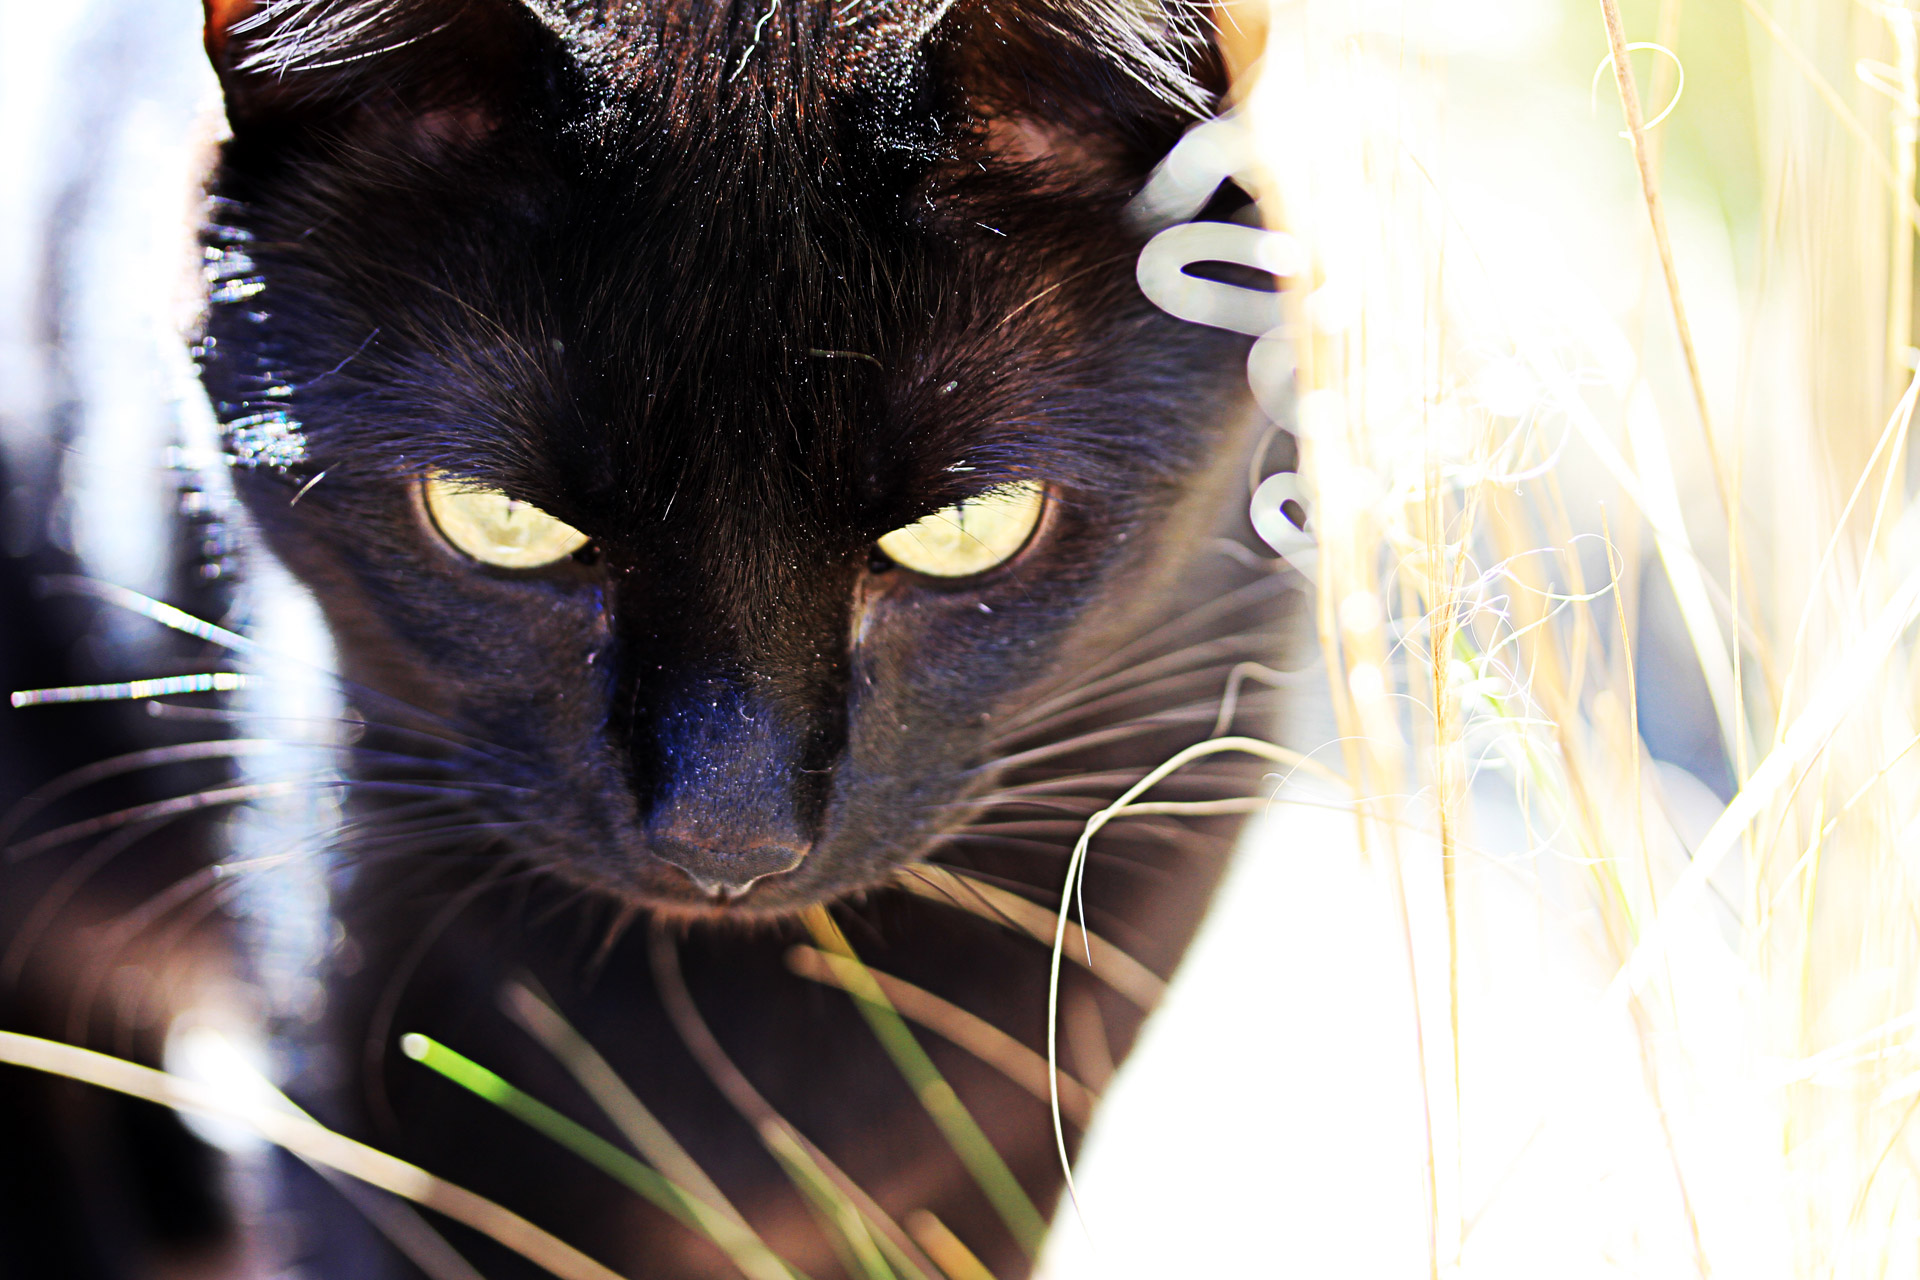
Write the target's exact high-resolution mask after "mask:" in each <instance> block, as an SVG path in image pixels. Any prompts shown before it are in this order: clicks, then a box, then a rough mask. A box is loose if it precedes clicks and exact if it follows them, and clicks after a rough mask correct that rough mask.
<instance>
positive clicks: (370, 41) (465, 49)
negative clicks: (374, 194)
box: [204, 0, 551, 147]
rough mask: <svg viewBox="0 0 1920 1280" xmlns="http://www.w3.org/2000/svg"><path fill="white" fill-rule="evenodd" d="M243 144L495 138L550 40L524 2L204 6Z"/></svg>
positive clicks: (399, 0) (211, 55) (234, 1)
mask: <svg viewBox="0 0 1920 1280" xmlns="http://www.w3.org/2000/svg"><path fill="white" fill-rule="evenodd" d="M204 5H205V12H206V33H205V34H206V48H207V57H208V59H209V60H210V61H211V62H212V63H213V68H214V71H215V72H216V73H217V74H218V75H219V77H220V85H221V88H222V90H223V91H224V92H225V95H226V101H227V118H228V120H229V121H230V122H231V123H232V125H233V130H234V133H235V135H236V136H242V135H245V134H247V133H248V132H250V131H262V130H271V131H275V132H284V131H299V130H302V129H308V128H316V127H331V128H346V127H358V128H360V129H364V128H366V127H367V126H373V127H375V128H376V129H378V131H380V132H382V133H385V134H389V135H393V134H398V135H401V136H404V137H407V138H410V139H412V140H414V141H416V142H419V143H421V144H423V145H427V146H430V147H438V146H446V145H457V144H459V143H462V142H466V141H471V140H476V139H478V138H481V137H484V136H486V134H488V133H489V132H491V131H492V130H493V128H494V127H495V126H496V125H497V123H498V121H499V120H500V118H501V117H502V116H503V115H504V113H505V108H506V106H507V104H508V100H509V98H510V95H512V94H514V93H516V92H518V91H519V90H520V89H521V88H522V87H523V86H524V84H525V83H526V76H525V74H524V72H525V71H526V69H527V68H528V66H529V54H530V53H531V52H533V51H537V50H538V49H540V48H541V47H542V46H544V45H547V44H550V43H551V41H550V40H549V39H548V38H547V37H548V33H547V32H546V31H545V30H544V29H543V28H542V27H541V26H540V24H539V22H538V21H537V20H536V19H535V18H534V17H533V16H532V15H531V14H530V13H529V12H528V11H527V10H526V9H525V8H524V7H523V6H522V5H521V4H519V3H516V0H204Z"/></svg>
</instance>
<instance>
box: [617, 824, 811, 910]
mask: <svg viewBox="0 0 1920 1280" xmlns="http://www.w3.org/2000/svg"><path fill="white" fill-rule="evenodd" d="M650 843H651V844H652V845H653V852H654V853H655V855H657V856H658V857H661V858H664V859H665V860H666V861H668V862H671V863H672V864H673V865H674V866H676V867H678V868H680V869H681V870H682V871H684V872H686V873H687V878H688V879H689V880H691V881H693V883H694V884H695V885H697V886H698V887H699V889H700V891H701V892H702V893H704V894H706V895H707V896H709V897H712V898H737V897H739V896H740V895H741V894H743V893H745V892H746V891H747V890H748V889H750V888H752V887H753V884H754V882H755V881H756V880H762V879H764V878H766V877H767V876H777V875H779V874H780V873H781V872H783V871H791V870H793V869H794V868H795V867H797V866H799V865H800V862H801V860H802V859H804V858H805V857H806V856H807V850H806V848H805V847H804V846H802V845H800V844H799V843H798V842H797V841H796V842H788V841H778V840H763V841H759V842H756V843H753V844H732V843H727V844H715V843H708V842H706V841H703V840H698V839H689V838H684V837H678V836H676V835H675V834H673V833H671V832H665V833H662V834H661V835H657V836H655V837H653V839H652V840H651V842H650Z"/></svg>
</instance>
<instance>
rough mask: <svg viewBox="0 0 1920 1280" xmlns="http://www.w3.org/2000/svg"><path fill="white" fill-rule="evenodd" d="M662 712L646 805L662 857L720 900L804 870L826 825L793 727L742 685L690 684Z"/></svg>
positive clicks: (733, 681)
mask: <svg viewBox="0 0 1920 1280" xmlns="http://www.w3.org/2000/svg"><path fill="white" fill-rule="evenodd" d="M662 703H663V704H664V705H663V706H662V708H661V709H662V710H663V711H664V714H662V715H660V716H659V717H658V719H656V720H655V722H654V725H653V729H654V732H653V734H652V742H651V743H650V744H647V745H650V746H651V748H652V750H651V752H649V753H648V754H650V755H651V756H652V760H651V762H650V763H651V768H649V769H647V770H646V772H645V776H646V777H647V778H648V780H649V781H650V783H651V785H650V786H649V787H648V788H647V792H648V794H645V795H644V797H643V799H644V801H645V802H646V835H647V845H648V848H649V849H650V850H651V851H652V853H653V855H654V856H655V857H657V858H660V859H662V860H664V861H666V862H670V863H672V864H673V865H674V866H676V867H678V868H680V869H681V870H682V871H684V872H686V873H687V876H688V878H690V879H691V880H692V881H693V882H694V884H695V885H697V886H699V888H700V889H701V891H702V892H704V893H706V894H708V895H710V896H712V897H716V898H721V897H731V896H735V895H738V894H741V893H744V892H746V891H747V889H748V888H750V887H751V886H752V885H753V883H754V881H756V880H760V879H763V878H765V877H767V876H772V875H779V874H780V873H781V872H783V871H791V870H793V869H794V868H795V867H797V866H799V865H800V863H801V861H802V859H804V858H805V857H806V856H807V853H808V851H809V850H811V849H812V847H813V841H814V835H815V830H816V823H815V822H810V821H809V820H808V813H809V810H810V809H812V808H814V807H815V806H809V805H807V804H805V803H804V802H803V795H802V792H803V790H804V788H803V787H802V785H801V784H802V782H803V781H804V780H806V778H807V776H808V775H807V774H806V773H805V772H804V771H803V769H802V765H803V764H804V761H803V760H802V759H801V741H802V738H803V734H802V733H801V732H799V731H798V726H796V725H794V724H793V723H792V717H791V716H790V715H789V714H786V713H783V711H782V709H780V708H778V707H776V706H774V705H772V704H771V702H770V700H769V699H768V698H767V697H766V696H765V695H764V693H763V692H762V691H761V690H758V689H756V688H755V687H754V685H753V683H752V682H751V681H748V680H744V679H740V678H737V677H736V678H728V677H714V676H706V677H703V678H697V679H694V680H690V681H688V682H686V683H685V684H683V685H682V686H681V687H680V688H679V689H678V690H677V696H673V697H669V698H665V699H662ZM656 705H660V704H656ZM636 763H638V761H636ZM639 772H640V771H639V770H636V774H637V775H638V774H639Z"/></svg>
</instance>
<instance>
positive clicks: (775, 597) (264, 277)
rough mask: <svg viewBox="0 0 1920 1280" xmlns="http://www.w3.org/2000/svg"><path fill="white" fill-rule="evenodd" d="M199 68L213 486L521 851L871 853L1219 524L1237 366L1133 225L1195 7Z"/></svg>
mask: <svg viewBox="0 0 1920 1280" xmlns="http://www.w3.org/2000/svg"><path fill="white" fill-rule="evenodd" d="M207 46H208V50H209V54H210V56H211V58H212V60H213V62H214V65H215V67H216V69H217V70H218V71H219V73H220V76H221V80H222V83H223V85H224V88H225V91H226V97H227V104H228V114H229V117H230V120H231V123H232V128H233V136H232V138H231V140H230V141H229V142H228V143H227V144H226V146H225V149H224V152H223V155H222V158H221V161H220V164H219V167H218V170H217V172H216V174H215V176H214V179H213V184H212V189H213V195H214V203H213V209H214V216H213V218H212V222H211V225H210V226H209V227H208V229H207V232H206V237H205V238H206V245H207V268H206V274H207V280H208V290H209V303H210V305H209V309H208V318H207V321H206V328H205V334H204V336H203V338H202V342H201V346H200V348H199V351H200V356H201V362H202V373H203V378H204V381H205V383H206V385H207V387H208V389H209V392H210V394H211V396H212V398H213V400H214V402H215V405H216V409H217V411H218V412H219V414H220V416H221V418H222V420H223V422H224V423H225V425H226V430H227V440H228V444H229V449H230V451H231V452H232V454H233V456H234V458H235V460H236V462H237V463H239V464H241V465H240V466H238V467H237V468H236V477H237V480H238V483H239V488H240V490H241V493H242V496H243V498H244V499H245V500H246V502H247V504H248V506H249V508H250V510H251V511H252V513H253V516H254V519H255V520H256V521H257V522H258V524H259V525H260V526H261V527H262V529H263V531H264V533H265V534H266V536H267V538H268V540H269V541H270V543H271V544H272V545H273V547H274V548H275V550H276V551H277V553H278V554H279V555H280V556H281V557H282V558H283V559H284V560H285V561H286V562H287V563H288V565H289V566H290V567H291V568H292V569H293V570H294V571H295V572H296V574H298V575H299V576H300V577H301V578H302V579H303V580H304V581H305V582H306V583H307V584H308V585H309V586H310V587H311V588H312V589H313V590H314V592H315V594H316V595H317V597H318V598H319V600H320V602H321V604H322V606H323V608H324V609H325V611H326V613H327V615H328V618H329V622H330V625H331V627H332V629H333V632H334V635H335V639H336V643H337V645H338V647H339V651H340V658H341V663H342V667H343V670H344V673H345V675H346V676H347V677H348V678H350V679H351V680H353V681H355V682H357V683H358V684H359V685H360V686H362V687H364V688H366V689H369V690H372V691H377V695H378V696H379V697H380V698H383V699H388V700H391V703H392V704H394V705H398V704H402V703H404V704H406V705H408V706H410V707H412V708H417V709H418V711H419V712H420V713H421V715H422V716H424V717H426V718H425V719H422V720H420V721H418V723H419V724H422V725H430V726H435V727H434V728H431V729H425V730H421V731H420V732H419V733H416V734H415V737H414V739H413V740H412V745H410V746H409V747H408V748H407V751H408V752H410V753H411V754H412V755H414V756H418V755H420V754H422V752H423V750H424V749H423V748H422V747H421V746H420V741H421V740H422V735H423V734H424V735H425V736H427V737H431V738H433V739H434V740H435V744H436V745H435V750H434V752H433V753H428V754H435V755H436V759H437V760H438V763H439V766H440V767H441V770H442V772H441V774H440V775H437V776H440V777H442V778H443V779H444V778H445V775H446V771H447V770H448V769H451V770H452V771H453V774H454V781H453V782H451V783H448V784H447V785H457V787H458V788H459V789H460V790H461V793H462V794H463V795H464V796H466V797H468V799H467V801H466V803H467V804H468V805H469V807H470V809H471V810H472V811H474V812H475V813H477V814H478V815H480V821H479V824H478V825H483V826H487V827H489V828H490V829H493V830H496V831H506V832H508V833H509V834H508V835H507V836H506V837H505V840H506V843H507V845H508V846H509V847H510V848H511V849H512V850H513V851H514V852H517V853H519V854H521V855H524V856H525V857H527V858H530V859H532V860H533V861H535V862H537V863H538V864H540V865H541V866H543V867H545V868H547V869H549V870H552V871H554V872H556V873H558V874H561V875H563V876H566V877H569V878H572V879H574V880H576V881H578V882H581V883H583V884H586V885H590V886H593V887H595V888H598V889H601V890H604V891H606V892H608V893H611V894H614V895H618V896H621V897H624V898H626V899H627V900H629V901H634V902H640V903H645V904H648V905H650V906H652V907H654V908H656V909H661V910H665V911H669V912H673V911H679V912H684V913H688V914H702V913H724V914H731V915H742V916H754V915H769V914H778V913H782V912H786V911H790V910H793V909H795V908H797V907H800V906H803V905H806V904H810V903H814V902H820V901H825V900H829V899H832V898H835V897H838V896H841V895H844V894H846V893H849V892H853V891H857V890H859V889H861V888H863V887H867V886H871V885H874V884H878V883H881V882H883V881H885V880H886V879H887V878H888V877H889V876H890V875H891V874H893V873H894V871H895V870H896V868H897V867H899V866H900V865H901V864H903V863H907V862H910V861H911V860H912V859H914V858H916V857H917V856H919V855H920V854H921V853H923V852H924V851H925V849H926V848H927V847H928V845H929V843H930V842H931V841H933V840H934V839H936V838H937V837H938V836H939V835H940V834H941V833H942V832H943V831H946V830H948V829H949V828H951V827H952V826H953V825H954V824H956V823H957V822H959V821H961V820H962V819H963V817H964V816H965V813H966V806H967V803H968V802H969V800H970V798H972V797H975V796H978V795H979V794H980V793H981V792H982V790H983V789H984V788H985V787H986V786H987V785H988V784H989V782H990V781H991V778H992V774H993V768H994V763H995V759H996V755H997V753H998V752H999V751H1000V750H1001V749H1002V743H1003V737H1002V735H1001V733H1000V727H1001V726H1002V725H1003V724H1004V723H1006V722H1007V720H1008V719H1009V717H1012V716H1014V715H1015V714H1016V713H1017V712H1019V711H1020V710H1021V709H1022V708H1023V707H1026V706H1028V705H1030V704H1032V703H1033V701H1034V700H1035V699H1037V698H1038V697H1040V696H1041V694H1042V693H1043V692H1044V691H1047V690H1057V689H1058V688H1059V687H1060V686H1061V684H1062V682H1063V681H1066V680H1069V679H1071V676H1072V672H1073V671H1074V669H1075V664H1076V663H1086V662H1088V661H1090V660H1091V658H1092V656H1094V655H1097V654H1100V653H1102V652H1105V651H1106V650H1107V649H1110V648H1111V647H1112V646H1114V645H1115V644H1117V643H1119V642H1120V641H1121V640H1122V639H1123V638H1124V637H1125V636H1126V635H1127V634H1129V628H1130V627H1137V626H1138V625H1139V624H1140V620H1141V619H1142V618H1145V617H1148V616H1151V615H1152V613H1153V611H1154V610H1155V609H1156V608H1159V607H1164V601H1165V600H1166V599H1167V598H1169V597H1168V593H1169V591H1170V590H1171V584H1172V583H1174V582H1175V580H1176V579H1177V578H1178V576H1179V575H1180V574H1181V572H1182V565H1183V564H1185V563H1186V561H1187V560H1188V559H1189V558H1190V557H1191V556H1192V554H1193V545H1194V543H1195V542H1196V540H1197V538H1198V536H1199V534H1200V533H1201V532H1203V531H1204V530H1205V529H1206V528H1207V527H1209V525H1210V521H1211V520H1212V518H1213V516H1214V515H1215V514H1216V513H1217V511H1218V509H1219V506H1220V504H1221V501H1222V499H1221V496H1220V494H1221V490H1222V486H1223V485H1224V484H1225V483H1226V481H1225V477H1227V476H1228V475H1230V474H1231V473H1232V472H1233V469H1234V465H1235V462H1236V459H1237V456H1238V455H1237V453H1236V452H1235V450H1234V449H1233V448H1232V447H1231V445H1232V440H1233V439H1234V438H1236V437H1235V435H1234V432H1235V428H1234V427H1233V425H1232V424H1233V423H1234V422H1235V421H1236V420H1237V419H1236V414H1235V409H1234V406H1235V405H1236V404H1237V402H1238V401H1237V396H1236V394H1235V391H1234V388H1236V387H1238V386H1239V385H1240V381H1241V380H1240V375H1239V373H1238V370H1237V368H1236V365H1237V363H1238V362H1237V361H1236V359H1235V358H1234V357H1235V354H1236V353H1237V352H1239V351H1241V350H1242V348H1241V347H1240V346H1239V343H1238V340H1236V339H1231V338H1226V337H1223V336H1221V335H1218V334H1214V333H1211V332H1209V331H1204V330H1200V329H1196V328H1191V327H1187V326H1182V325H1180V324H1179V323H1177V322H1175V321H1172V320H1170V319H1168V318H1167V317H1165V316H1163V315H1161V314H1160V313H1158V312H1156V311H1155V310H1154V309H1153V308H1152V307H1151V306H1150V305H1149V304H1148V303H1147V302H1146V301H1145V300H1144V299H1143V298H1142V297H1141V295H1140V293H1139V290H1138V288H1137V286H1136V285H1135V283H1134V268H1133V262H1134V258H1135V256H1136V254H1137V252H1138V249H1139V247H1140V242H1139V236H1138V234H1137V233H1136V232H1135V231H1133V230H1131V229H1130V228H1129V225H1128V223H1127V220H1126V218H1125V213H1124V211H1125V206H1126V202H1127V201H1128V199H1129V198H1130V197H1131V196H1132V195H1133V194H1134V193H1135V192H1136V191H1137V190H1138V188H1139V187H1140V185H1141V183H1142V182H1143V181H1144V180H1145V178H1146V175H1147V174H1148V172H1149V170H1150V169H1151V167H1152V165H1153V164H1154V163H1155V162H1156V161H1157V160H1158V159H1159V158H1160V157H1161V156H1162V155H1164V154H1165V152H1166V151H1167V150H1168V148H1169V147H1170V146H1171V145H1172V143H1173V142H1174V141H1175V140H1176V139H1177V138H1178V136H1179V134H1180V133H1181V131H1182V130H1183V129H1184V128H1185V127H1186V126H1187V125H1188V124H1190V123H1191V122H1192V121H1193V120H1194V119H1195V118H1196V116H1197V115H1198V114H1200V113H1202V112H1203V111H1204V109H1205V107H1206V105H1207V104H1208V102H1209V101H1210V100H1211V97H1212V96H1213V95H1214V94H1215V93H1217V92H1218V90H1219V89H1220V87H1221V86H1220V84H1219V75H1220V73H1219V70H1218V60H1217V58H1216V56H1215V55H1214V53H1213V51H1212V49H1211V46H1210V45H1209V43H1208V41H1207V40H1206V38H1205V32H1204V30H1203V28H1202V25H1201V23H1200V21H1199V18H1198V17H1197V15H1196V13H1195V12H1194V11H1191V10H1188V9H1185V8H1180V7H1167V8H1161V7H1158V6H1156V5H1154V4H1151V3H1149V4H1144V5H1131V4H1129V5H1121V4H1110V3H1105V2H1104V0H1061V2H1058V3H1056V2H1055V0H1022V2H1021V3H1018V4H1009V5H999V4H996V5H993V6H988V5H984V4H978V3H959V4H953V3H947V4H934V5H929V4H926V3H922V2H920V0H848V2H847V3H844V4H838V5H832V6H829V5H825V4H821V3H818V2H817V0H766V3H753V2H746V3H740V4H729V3H726V2H725V0H713V2H702V0H656V2H651V3H645V4H623V3H596V4H584V3H554V2H542V3H535V2H534V0H527V2H525V3H518V2H515V0H416V2H406V0H387V2H385V3H367V2H365V0H277V2H276V0H266V2H262V3H250V2H249V0H209V4H208V25H207ZM296 499H297V500H296ZM948 535H951V536H948Z"/></svg>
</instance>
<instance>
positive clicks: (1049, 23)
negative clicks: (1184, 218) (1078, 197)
mask: <svg viewBox="0 0 1920 1280" xmlns="http://www.w3.org/2000/svg"><path fill="white" fill-rule="evenodd" d="M943 30H944V34H945V36H946V39H945V45H946V49H947V53H948V56H949V58H951V59H952V60H953V61H952V64H951V65H952V69H953V71H954V73H955V75H956V78H957V79H958V80H959V81H960V82H961V83H962V84H964V85H965V86H966V89H967V95H968V99H969V110H970V113H971V114H972V115H973V116H974V117H975V118H976V119H978V120H979V121H981V122H982V126H983V127H982V130H981V132H980V134H979V137H978V143H979V146H980V147H981V148H982V149H983V151H984V152H985V153H986V154H988V155H990V156H992V157H994V158H997V159H1000V160H1003V161H1010V162H1013V163H1022V164H1033V163H1037V164H1042V165H1045V166H1047V167H1050V168H1053V169H1056V170H1060V171H1064V172H1068V173H1074V174H1079V175H1084V176H1094V175H1107V176H1112V177H1125V176H1128V175H1132V176H1138V175H1140V174H1144V173H1145V171H1146V170H1147V169H1149V168H1151V167H1152V165H1153V164H1155V163H1156V162H1158V160H1159V159H1160V158H1161V157H1162V156H1164V155H1165V153H1166V151H1167V149H1168V148H1170V147H1171V146H1172V144H1173V142H1174V141H1175V140H1176V139H1177V138H1178V137H1179V136H1180V133H1181V132H1182V130H1184V129H1185V128H1186V127H1187V126H1188V125H1191V124H1193V123H1194V122H1195V121H1196V120H1202V119H1206V118H1207V117H1209V116H1211V115H1212V114H1213V113H1214V111H1215V110H1216V109H1217V108H1218V106H1219V104H1220V101H1221V99H1222V98H1223V96H1224V95H1225V94H1226V92H1227V88H1228V84H1227V79H1228V77H1227V71H1226V63H1225V60H1224V59H1223V58H1222V56H1221V52H1220V49H1219V47H1218V40H1217V34H1218V33H1217V32H1216V30H1215V28H1214V25H1213V16H1212V12H1211V11H1210V10H1209V9H1208V8H1206V7H1205V6H1202V5H1198V4H1194V3H1191V0H1130V2H1126V0H1122V2H1115V0H1010V2H1009V0H998V2H996V3H992V4H987V3H979V2H978V0H962V2H961V3H960V4H958V5H956V6H955V7H954V9H953V10H952V12H951V13H950V15H949V16H948V18H947V20H946V22H945V23H944V24H943Z"/></svg>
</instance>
